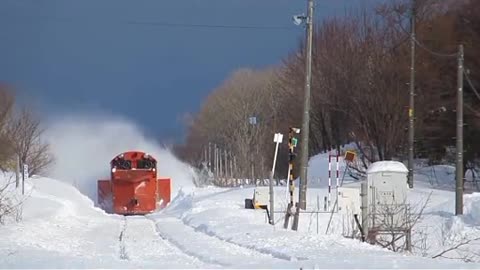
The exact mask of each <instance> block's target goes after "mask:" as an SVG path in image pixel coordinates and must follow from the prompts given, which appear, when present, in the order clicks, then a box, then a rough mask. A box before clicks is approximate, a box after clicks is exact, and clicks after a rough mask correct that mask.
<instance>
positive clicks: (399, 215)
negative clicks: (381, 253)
mask: <svg viewBox="0 0 480 270" xmlns="http://www.w3.org/2000/svg"><path fill="white" fill-rule="evenodd" d="M430 197H431V193H430V195H429V196H428V197H427V198H426V200H425V201H424V202H423V203H420V202H419V203H416V204H414V205H412V204H410V203H408V202H407V201H406V200H405V201H403V202H398V203H396V202H393V203H390V204H375V205H372V206H371V207H370V209H371V212H370V213H369V217H370V220H371V221H372V226H371V227H370V228H369V231H368V241H369V242H370V243H372V244H378V245H380V246H382V247H384V248H388V249H390V250H392V251H395V252H401V251H411V249H412V230H413V228H414V226H415V225H416V224H417V223H418V222H419V221H420V220H421V219H422V217H423V212H424V210H425V208H426V207H427V205H428V203H429V201H430Z"/></svg>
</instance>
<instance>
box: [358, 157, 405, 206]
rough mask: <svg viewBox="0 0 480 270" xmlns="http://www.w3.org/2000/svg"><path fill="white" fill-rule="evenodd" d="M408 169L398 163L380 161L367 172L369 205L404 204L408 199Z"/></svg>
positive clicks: (373, 164)
mask: <svg viewBox="0 0 480 270" xmlns="http://www.w3.org/2000/svg"><path fill="white" fill-rule="evenodd" d="M407 174H408V169H407V167H405V165H403V163H401V162H398V161H378V162H374V163H372V164H371V165H370V166H369V167H368V170H367V184H368V195H367V196H368V198H369V204H374V205H377V204H403V203H406V199H407V190H408V185H407Z"/></svg>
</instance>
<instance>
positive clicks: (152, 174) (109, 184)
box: [97, 151, 171, 215]
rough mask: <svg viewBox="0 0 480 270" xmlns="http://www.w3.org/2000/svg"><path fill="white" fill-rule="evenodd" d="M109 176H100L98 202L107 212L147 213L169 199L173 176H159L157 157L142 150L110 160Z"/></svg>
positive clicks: (161, 206)
mask: <svg viewBox="0 0 480 270" xmlns="http://www.w3.org/2000/svg"><path fill="white" fill-rule="evenodd" d="M110 172H111V174H110V179H109V180H98V183H97V191H98V204H99V205H100V207H102V208H103V209H104V210H105V211H107V212H112V213H115V214H123V215H137V214H140V215H142V214H148V213H151V212H154V211H155V210H157V209H162V208H164V207H165V206H167V204H168V203H169V202H170V196H171V183H170V181H171V179H170V178H164V177H162V178H158V177H157V172H158V171H157V160H156V159H155V158H153V157H152V156H150V155H148V154H146V153H144V152H139V151H130V152H124V153H122V154H120V155H117V156H116V157H115V158H113V159H112V160H111V162H110Z"/></svg>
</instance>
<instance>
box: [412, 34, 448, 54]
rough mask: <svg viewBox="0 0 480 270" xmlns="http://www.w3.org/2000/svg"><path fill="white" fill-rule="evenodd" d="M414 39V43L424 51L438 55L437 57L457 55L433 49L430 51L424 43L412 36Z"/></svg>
mask: <svg viewBox="0 0 480 270" xmlns="http://www.w3.org/2000/svg"><path fill="white" fill-rule="evenodd" d="M414 40H415V43H416V44H417V45H418V46H419V47H420V48H422V49H424V50H425V51H427V52H429V53H431V54H433V55H436V56H439V57H456V56H457V53H451V54H445V53H439V52H435V51H432V50H430V49H429V48H427V47H426V46H425V45H423V44H422V43H420V42H419V41H418V40H417V39H416V38H414Z"/></svg>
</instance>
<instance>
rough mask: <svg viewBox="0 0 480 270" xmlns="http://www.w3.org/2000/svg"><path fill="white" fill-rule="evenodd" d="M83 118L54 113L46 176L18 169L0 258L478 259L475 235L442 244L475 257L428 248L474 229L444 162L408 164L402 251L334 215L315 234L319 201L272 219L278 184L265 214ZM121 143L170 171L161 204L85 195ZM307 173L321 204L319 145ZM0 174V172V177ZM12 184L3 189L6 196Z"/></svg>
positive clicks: (134, 135) (324, 174)
mask: <svg viewBox="0 0 480 270" xmlns="http://www.w3.org/2000/svg"><path fill="white" fill-rule="evenodd" d="M95 119H96V118H88V117H87V118H83V117H80V118H79V117H66V118H65V119H62V120H59V121H56V122H53V123H52V125H51V126H50V128H49V133H48V134H47V135H48V137H49V139H50V140H51V141H53V142H54V144H52V146H53V151H54V152H55V155H56V156H57V157H59V158H58V159H57V162H56V166H55V168H54V170H53V173H52V175H50V178H46V177H33V178H31V179H28V180H27V182H26V190H25V194H26V195H25V197H23V199H24V203H23V206H22V211H23V213H22V220H21V221H19V222H14V221H13V220H6V222H7V223H6V224H5V225H0V235H2V241H0V267H1V268H283V269H286V268H289V269H299V268H303V269H313V268H446V269H458V268H463V269H464V268H472V269H477V268H480V264H479V263H475V262H480V260H479V259H478V257H479V256H476V257H475V253H477V254H478V253H480V249H478V247H477V244H478V243H476V242H475V241H472V242H469V243H468V244H466V245H462V246H460V249H455V250H453V251H451V252H448V253H445V254H444V255H445V257H453V258H456V257H459V258H463V259H465V258H470V259H471V260H473V261H475V262H472V263H465V262H464V260H458V259H445V258H436V259H432V258H431V257H432V256H435V255H436V254H440V253H441V252H442V251H444V250H448V249H449V248H450V247H454V246H456V245H458V244H459V243H464V242H467V241H468V240H470V239H473V238H475V237H476V236H479V235H480V234H479V233H477V229H476V226H478V224H480V214H479V213H480V211H479V210H480V195H479V194H477V193H473V194H468V195H465V215H464V216H463V217H455V216H454V200H455V195H454V193H453V192H452V190H453V189H452V185H451V182H452V181H453V176H452V174H451V173H452V168H451V167H448V166H436V167H430V168H423V169H421V168H419V169H418V170H417V174H416V179H417V182H416V185H415V188H414V189H413V190H411V191H410V192H409V199H410V200H411V201H412V202H414V203H418V202H422V201H425V199H426V198H428V197H429V195H430V194H431V196H430V201H429V204H428V205H427V207H426V209H425V213H424V216H423V219H422V220H421V221H420V223H419V224H418V225H417V226H416V227H415V232H414V235H413V238H414V239H413V243H414V245H416V247H415V250H414V253H413V254H403V253H402V254H401V253H394V252H391V251H388V250H386V249H382V248H380V247H378V246H372V245H369V244H366V243H361V242H360V241H359V240H353V239H347V238H344V237H342V233H343V232H344V231H345V229H346V227H345V226H344V223H343V220H342V218H340V217H339V216H338V215H334V216H333V218H332V223H331V225H330V227H329V231H328V234H327V233H326V228H327V224H328V222H329V220H330V217H331V215H330V214H329V213H320V214H318V215H317V214H316V213H304V214H301V215H300V224H299V230H298V231H297V232H296V231H292V230H285V229H283V219H282V218H283V213H284V210H285V207H286V190H285V187H282V186H280V187H275V201H276V205H275V210H276V212H275V221H276V224H275V226H271V225H269V224H268V223H267V216H266V214H265V212H264V211H263V210H250V209H245V208H244V200H245V198H252V195H253V192H254V188H253V187H243V188H242V187H239V188H217V187H204V188H195V187H194V185H193V184H192V181H193V180H192V179H193V178H194V177H195V175H194V173H193V170H192V169H191V168H190V167H189V166H187V165H185V164H183V163H181V162H179V161H178V160H176V159H175V158H174V157H173V155H172V154H171V153H170V152H169V151H166V150H165V149H163V148H162V147H158V146H157V145H156V144H155V143H154V142H153V141H151V140H146V139H145V138H144V137H143V135H142V134H140V133H139V132H138V129H137V128H136V127H134V126H132V125H131V124H129V123H128V122H127V123H125V122H124V121H123V120H116V121H110V120H109V121H106V122H105V121H103V120H101V121H96V120H95ZM112 138H115V139H112ZM125 150H141V151H146V152H149V153H152V154H153V155H154V156H155V157H157V159H158V160H159V171H161V174H162V176H171V177H172V181H173V194H172V195H173V196H172V199H173V200H172V202H171V204H170V205H169V206H168V207H167V208H166V209H164V210H162V211H159V212H156V213H153V214H150V215H146V216H128V217H124V216H119V215H113V214H107V213H105V212H104V211H103V210H101V209H99V208H97V207H96V192H95V190H96V180H97V179H99V178H103V177H105V175H107V176H108V163H109V161H110V158H112V157H113V156H115V155H116V154H118V153H120V152H122V151H125ZM335 168H336V166H335V164H333V169H334V170H335ZM339 170H340V172H343V170H344V166H343V164H341V166H340V168H339ZM332 175H335V174H332ZM309 178H310V184H309V186H310V187H309V189H308V192H307V195H308V198H307V199H308V210H309V211H311V210H316V209H317V200H319V201H320V205H319V208H320V210H321V209H322V208H323V200H322V198H324V196H326V195H327V186H328V155H327V154H321V155H318V156H315V157H313V158H312V159H311V161H310V167H309ZM7 179H9V178H8V177H5V176H0V184H1V183H4V182H5V181H6V180H7ZM335 184H336V181H335V178H334V179H332V185H333V186H335ZM344 185H347V186H351V187H358V182H355V181H353V180H352V179H346V180H345V182H344ZM297 191H298V189H297V190H296V191H295V195H297ZM19 192H21V190H20V189H17V190H14V189H13V190H9V192H8V194H9V196H13V197H14V199H15V200H18V199H22V197H21V196H19ZM0 193H1V192H0ZM2 194H5V192H4V193H2ZM332 198H334V197H332ZM277 211H278V212H277ZM425 235H426V236H425ZM461 249H467V250H461ZM422 256H423V257H422Z"/></svg>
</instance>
